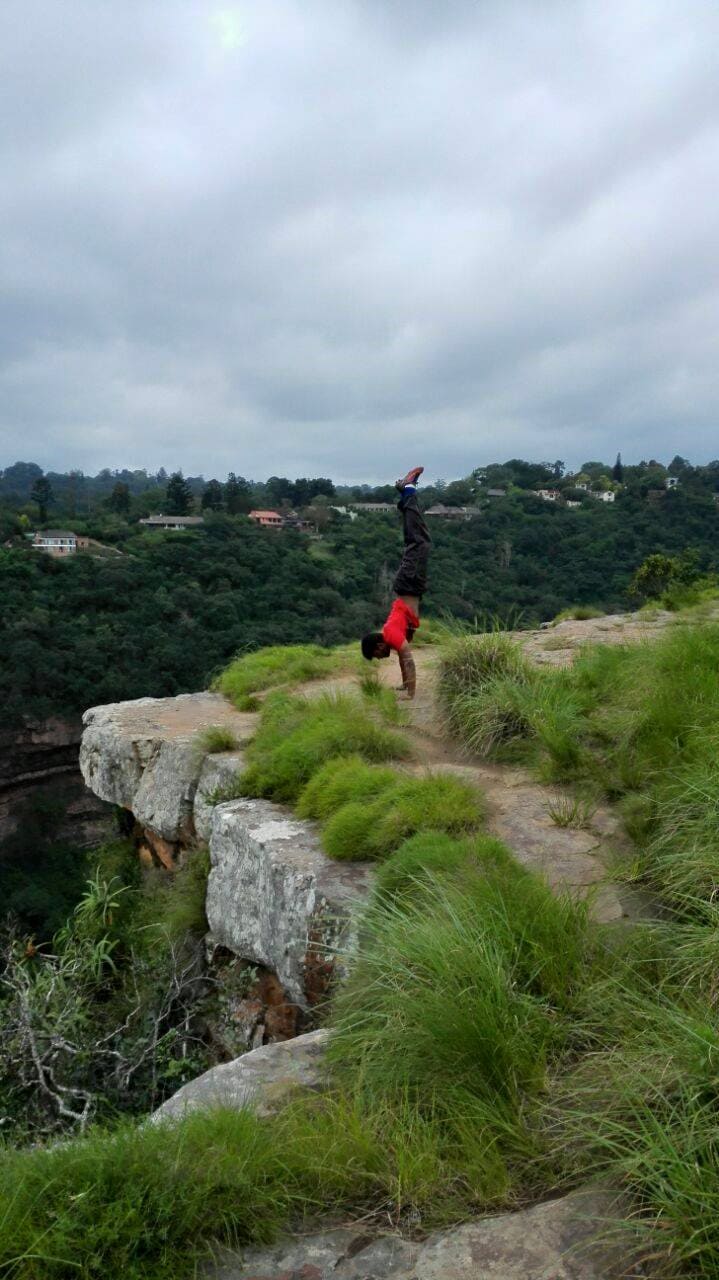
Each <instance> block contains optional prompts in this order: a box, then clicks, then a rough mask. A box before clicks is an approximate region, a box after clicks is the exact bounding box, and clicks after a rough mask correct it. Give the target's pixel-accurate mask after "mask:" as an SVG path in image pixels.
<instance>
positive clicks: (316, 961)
mask: <svg viewBox="0 0 719 1280" xmlns="http://www.w3.org/2000/svg"><path fill="white" fill-rule="evenodd" d="M210 861H211V870H210V876H209V880H208V884H207V900H206V911H207V919H208V922H209V925H210V930H211V933H212V936H213V939H214V940H215V942H216V943H217V944H218V945H220V946H223V947H227V948H228V950H230V951H233V952H234V953H235V954H236V955H238V956H242V957H243V958H244V959H246V960H251V961H254V962H255V963H257V964H261V965H264V966H265V967H266V968H268V969H271V970H272V971H273V972H274V973H276V974H277V976H278V978H279V980H280V982H281V984H282V986H283V988H284V990H285V991H286V993H287V995H288V997H289V999H290V1000H293V1001H295V1002H296V1003H297V1004H298V1005H299V1006H300V1007H301V1008H303V1009H306V1008H307V1007H309V1006H310V1005H312V1004H313V1003H315V1002H316V1001H317V1000H319V999H321V998H322V997H323V996H324V995H325V994H326V992H327V988H328V984H329V982H330V980H331V976H332V971H333V966H334V958H335V956H336V953H337V952H338V950H339V949H340V947H341V946H342V945H343V943H344V942H345V940H346V939H347V936H348V930H349V927H350V923H351V920H352V916H353V913H354V912H355V911H356V909H357V907H358V906H359V905H361V903H362V902H363V901H364V900H365V899H366V898H367V896H368V894H369V890H370V886H371V882H372V871H371V868H370V867H369V866H367V865H366V864H362V863H351V862H346V863H345V862H332V861H331V860H330V859H329V858H327V857H326V856H325V855H324V853H323V852H322V850H321V849H320V845H319V840H318V838H317V834H316V829H315V827H314V824H313V823H310V822H300V821H298V820H297V819H295V818H293V817H292V816H291V815H290V813H289V811H288V810H285V809H282V808H280V807H279V806H278V805H274V804H270V803H269V801H267V800H249V799H246V800H233V801H230V802H228V803H227V804H220V805H218V806H217V807H216V808H215V810H214V813H213V818H212V829H211V834H210Z"/></svg>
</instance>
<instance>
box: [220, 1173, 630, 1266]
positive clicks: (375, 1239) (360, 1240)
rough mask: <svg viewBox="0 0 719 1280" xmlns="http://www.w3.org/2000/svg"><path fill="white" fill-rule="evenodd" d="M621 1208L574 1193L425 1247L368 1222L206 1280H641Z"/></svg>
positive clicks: (444, 1235) (256, 1255) (229, 1257)
mask: <svg viewBox="0 0 719 1280" xmlns="http://www.w3.org/2000/svg"><path fill="white" fill-rule="evenodd" d="M613 1205H614V1201H613V1200H612V1198H611V1197H610V1196H609V1195H606V1194H602V1193H599V1192H592V1191H587V1192H585V1191H580V1192H574V1193H573V1194H571V1195H568V1196H564V1197H563V1198H562V1199H560V1200H551V1201H547V1202H546V1203H544V1204H540V1205H537V1206H535V1208H533V1209H525V1210H523V1211H521V1212H519V1213H503V1214H497V1215H496V1216H494V1217H491V1218H479V1219H476V1220H474V1221H472V1222H466V1223H464V1224H463V1225H462V1226H460V1227H454V1228H452V1229H451V1230H449V1231H442V1232H439V1233H437V1234H436V1235H433V1236H430V1238H429V1239H428V1240H426V1241H424V1242H423V1243H419V1242H412V1241H409V1240H405V1239H403V1238H402V1237H401V1236H400V1235H398V1234H396V1233H394V1232H387V1233H385V1234H380V1233H379V1232H377V1231H376V1230H373V1229H372V1227H371V1226H368V1224H367V1223H361V1224H359V1225H358V1226H356V1227H339V1228H331V1229H329V1230H327V1231H323V1232H317V1233H316V1234H314V1235H310V1236H304V1237H302V1236H300V1237H299V1238H297V1239H294V1240H284V1241H282V1242H280V1243H279V1244H277V1245H274V1246H270V1247H265V1248H262V1249H252V1250H247V1251H245V1252H243V1253H241V1254H233V1253H232V1252H230V1251H224V1252H223V1253H222V1254H221V1255H220V1256H219V1258H218V1259H217V1261H216V1262H215V1263H213V1264H211V1265H210V1266H209V1267H207V1268H206V1269H205V1271H204V1275H205V1276H206V1277H207V1280H378V1277H380V1276H381V1277H385V1276H387V1277H390V1276H391V1277H392V1278H393V1280H618V1278H619V1277H620V1276H622V1277H626V1276H630V1275H634V1276H638V1275H641V1274H643V1273H642V1272H641V1270H634V1269H632V1267H631V1261H630V1260H631V1253H632V1247H631V1246H632V1241H631V1237H630V1236H628V1235H627V1234H626V1233H621V1234H617V1233H615V1232H612V1231H611V1230H610V1223H611V1220H612V1215H613Z"/></svg>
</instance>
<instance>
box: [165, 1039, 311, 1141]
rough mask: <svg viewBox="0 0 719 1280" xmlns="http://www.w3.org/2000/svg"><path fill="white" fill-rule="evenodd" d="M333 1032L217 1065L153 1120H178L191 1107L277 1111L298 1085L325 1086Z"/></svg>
mask: <svg viewBox="0 0 719 1280" xmlns="http://www.w3.org/2000/svg"><path fill="white" fill-rule="evenodd" d="M328 1035H329V1032H327V1031H310V1032H308V1033H307V1035H304V1036H296V1037H295V1039H294V1040H284V1041H281V1042H279V1043H277V1044H268V1045H263V1047H262V1048H261V1049H253V1050H252V1052H251V1053H245V1054H243V1055H242V1057H240V1058H235V1059H234V1061H233V1062H223V1063H222V1064H221V1066H219V1067H211V1068H210V1070H209V1071H205V1072H204V1074H203V1075H201V1076H198V1077H197V1079H196V1080H191V1081H190V1082H189V1084H185V1085H183V1086H182V1088H181V1089H178V1091H177V1093H174V1094H173V1095H172V1097H171V1098H168V1099H167V1101H166V1102H163V1104H162V1106H161V1107H159V1108H158V1110H157V1111H155V1112H154V1114H153V1115H152V1117H151V1119H152V1122H153V1123H157V1122H159V1121H161V1120H177V1119H180V1118H181V1117H182V1116H183V1115H185V1113H186V1112H188V1111H198V1110H201V1109H202V1108H206V1107H230V1108H231V1109H232V1110H233V1111H239V1110H240V1109H241V1108H242V1107H249V1106H251V1107H252V1109H253V1111H255V1112H256V1114H257V1115H260V1116H267V1115H271V1114H272V1112H273V1111H276V1110H277V1109H278V1107H279V1106H281V1105H282V1103H283V1102H284V1101H285V1100H286V1099H287V1098H288V1097H289V1095H290V1094H291V1093H292V1092H293V1091H294V1090H295V1089H300V1088H302V1089H315V1090H319V1089H321V1087H322V1083H323V1079H324V1069H323V1068H324V1049H325V1045H326V1044H327V1039H328Z"/></svg>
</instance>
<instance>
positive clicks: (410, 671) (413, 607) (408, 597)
mask: <svg viewBox="0 0 719 1280" xmlns="http://www.w3.org/2000/svg"><path fill="white" fill-rule="evenodd" d="M423 471H424V467H413V468H412V470H411V471H408V472H407V475H406V476H405V477H404V479H403V480H398V481H397V483H396V486H395V487H396V488H397V489H399V492H400V499H399V502H398V504H397V506H398V507H399V510H400V511H401V512H402V524H403V526H404V552H403V554H402V559H401V561H400V566H399V569H398V570H397V575H396V577H395V580H394V582H393V584H392V590H393V591H394V593H395V600H394V601H393V604H392V608H391V609H390V611H389V614H388V616H387V621H386V622H385V624H384V626H383V628H382V630H381V631H369V632H368V633H367V635H366V636H363V637H362V640H361V642H360V643H361V646H362V653H363V655H364V657H365V658H367V659H368V661H371V659H372V658H388V657H389V655H390V654H391V653H392V650H394V651H395V652H396V654H397V657H398V658H399V667H400V671H401V672H402V690H403V691H404V692H405V693H406V695H407V697H408V698H413V697H414V695H415V692H416V689H417V673H416V671H415V666H414V658H413V657H412V650H411V648H410V644H411V642H412V637H413V635H414V633H415V631H416V630H417V627H418V626H419V617H418V614H419V602H420V600H421V599H422V596H423V595H424V593H425V591H426V589H427V562H428V560H429V548H430V545H431V542H432V539H431V538H430V536H429V529H428V528H427V525H426V524H425V521H424V516H423V515H422V512H421V510H420V506H419V502H418V501H417V481H418V480H419V477H420V476H421V474H422V472H423Z"/></svg>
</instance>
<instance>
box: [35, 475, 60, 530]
mask: <svg viewBox="0 0 719 1280" xmlns="http://www.w3.org/2000/svg"><path fill="white" fill-rule="evenodd" d="M30 501H31V502H36V503H37V510H38V516H39V518H40V522H41V524H44V522H45V521H46V520H47V509H48V507H49V506H50V504H51V503H52V502H54V501H55V495H54V493H53V491H52V485H51V484H50V481H49V480H48V478H47V476H38V478H37V480H36V481H35V483H34V484H33V486H32V489H31V491H30Z"/></svg>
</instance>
